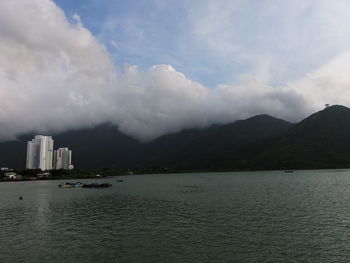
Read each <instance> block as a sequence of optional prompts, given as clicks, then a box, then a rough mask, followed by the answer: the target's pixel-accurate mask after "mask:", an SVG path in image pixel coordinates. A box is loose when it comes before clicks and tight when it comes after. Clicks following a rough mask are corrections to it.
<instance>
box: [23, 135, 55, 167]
mask: <svg viewBox="0 0 350 263" xmlns="http://www.w3.org/2000/svg"><path fill="white" fill-rule="evenodd" d="M52 157H53V140H52V137H51V136H43V135H36V136H35V138H34V139H33V140H31V141H29V142H28V145H27V164H26V168H27V169H41V170H43V171H45V170H51V169H52Z"/></svg>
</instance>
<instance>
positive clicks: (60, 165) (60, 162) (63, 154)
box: [53, 148, 73, 170]
mask: <svg viewBox="0 0 350 263" xmlns="http://www.w3.org/2000/svg"><path fill="white" fill-rule="evenodd" d="M53 156H54V157H53V167H54V169H64V170H70V169H73V165H72V151H71V150H69V149H68V148H59V149H58V150H56V151H54V155H53Z"/></svg>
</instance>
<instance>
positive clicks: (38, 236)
mask: <svg viewBox="0 0 350 263" xmlns="http://www.w3.org/2000/svg"><path fill="white" fill-rule="evenodd" d="M116 180H117V179H116V178H111V179H107V180H106V182H107V181H108V182H111V183H113V187H112V188H107V189H84V188H74V189H60V188H58V187H57V185H58V183H60V182H59V181H39V182H18V183H1V184H0V223H1V228H0V244H1V246H0V255H1V260H0V261H1V262H347V261H348V258H349V255H350V239H349V235H350V209H349V204H350V171H346V170H340V171H339V170H336V171H330V170H328V171H297V172H295V173H293V174H285V173H284V172H254V173H248V172H246V173H217V174H179V175H146V176H128V177H124V178H123V180H124V182H123V183H116V182H115V181H116ZM19 196H23V200H19Z"/></svg>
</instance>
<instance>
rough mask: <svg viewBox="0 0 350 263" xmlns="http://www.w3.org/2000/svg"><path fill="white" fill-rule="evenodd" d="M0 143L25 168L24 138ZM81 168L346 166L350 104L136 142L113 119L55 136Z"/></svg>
mask: <svg viewBox="0 0 350 263" xmlns="http://www.w3.org/2000/svg"><path fill="white" fill-rule="evenodd" d="M32 137H33V135H26V136H22V137H21V138H20V139H19V140H18V141H14V142H6V143H0V166H10V167H15V168H23V167H24V165H25V156H26V145H27V141H28V140H29V139H31V138H32ZM54 140H55V149H57V148H58V147H69V148H70V149H72V151H73V163H74V165H75V166H76V167H80V168H103V167H116V168H134V169H137V168H143V167H146V168H147V167H155V168H160V167H169V168H171V169H175V170H231V169H232V170H233V169H305V168H342V167H350V109H349V108H346V107H344V106H338V105H336V106H332V107H328V108H326V109H324V110H322V111H319V112H317V113H315V114H313V115H311V116H309V117H308V118H306V119H304V120H303V121H301V122H300V123H298V124H295V125H293V124H291V123H288V122H286V121H283V120H279V119H276V118H273V117H270V116H268V115H258V116H255V117H252V118H249V119H247V120H241V121H237V122H234V123H230V124H226V125H215V126H212V127H209V128H206V129H192V130H186V131H181V132H179V133H176V134H169V135H166V136H162V137H160V138H158V139H156V140H154V141H153V142H150V143H140V142H138V141H137V140H135V139H132V138H130V137H128V136H126V135H124V134H122V133H120V132H119V131H118V129H117V128H116V127H114V126H111V125H107V124H106V125H101V126H98V127H95V128H93V129H85V130H77V131H70V132H65V133H62V134H60V135H56V136H54Z"/></svg>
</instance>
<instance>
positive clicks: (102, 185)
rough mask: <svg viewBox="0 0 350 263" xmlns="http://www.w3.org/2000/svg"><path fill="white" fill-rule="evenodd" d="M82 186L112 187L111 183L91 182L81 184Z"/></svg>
mask: <svg viewBox="0 0 350 263" xmlns="http://www.w3.org/2000/svg"><path fill="white" fill-rule="evenodd" d="M82 187H84V188H107V187H112V184H111V183H102V184H98V183H92V184H83V185H82Z"/></svg>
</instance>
